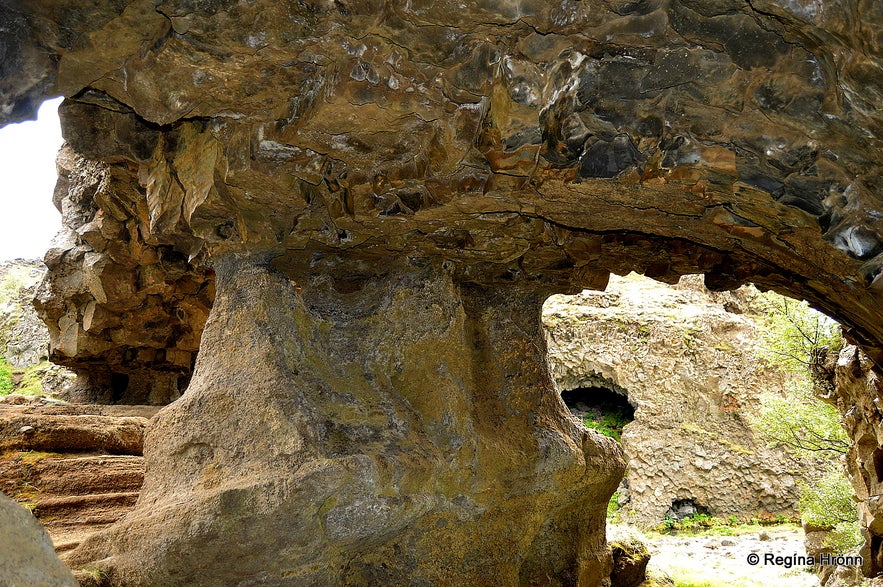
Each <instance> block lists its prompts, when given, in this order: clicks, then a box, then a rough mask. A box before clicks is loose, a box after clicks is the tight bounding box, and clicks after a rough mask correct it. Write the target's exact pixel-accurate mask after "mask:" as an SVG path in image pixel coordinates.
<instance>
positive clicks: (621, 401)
mask: <svg viewBox="0 0 883 587" xmlns="http://www.w3.org/2000/svg"><path fill="white" fill-rule="evenodd" d="M561 399H562V400H564V403H565V405H566V406H567V407H568V408H570V411H571V413H573V414H574V415H575V416H576V417H578V418H579V419H580V420H582V421H583V423H584V424H585V425H586V426H587V427H588V428H591V429H593V430H596V431H598V432H600V433H601V434H603V435H605V436H609V437H611V438H615V439H616V440H621V438H622V429H623V428H624V427H625V425H626V424H628V423H629V422H631V421H633V420H634V419H635V408H634V407H632V405H631V404H630V403H629V401H628V398H627V397H626V396H625V395H624V394H623V393H618V392H616V391H614V390H612V389H609V388H607V387H597V386H591V387H577V388H575V389H567V390H564V391H562V392H561Z"/></svg>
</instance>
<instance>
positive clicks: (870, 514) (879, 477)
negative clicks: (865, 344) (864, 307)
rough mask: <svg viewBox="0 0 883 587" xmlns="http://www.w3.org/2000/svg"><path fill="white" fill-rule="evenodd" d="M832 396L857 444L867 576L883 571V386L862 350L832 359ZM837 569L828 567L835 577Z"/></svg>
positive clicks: (851, 458) (850, 466)
mask: <svg viewBox="0 0 883 587" xmlns="http://www.w3.org/2000/svg"><path fill="white" fill-rule="evenodd" d="M829 360H830V362H829V367H833V368H832V369H830V372H831V375H832V383H833V386H832V392H831V394H830V395H829V396H828V397H826V398H825V399H826V400H827V401H829V402H830V403H832V404H834V405H836V406H837V407H838V408H839V409H840V411H841V413H842V414H843V419H842V423H843V425H844V427H845V428H846V431H847V433H848V434H849V436H850V438H851V439H852V443H851V444H850V447H849V451H848V452H847V454H846V469H847V472H848V473H849V477H850V480H851V481H852V486H853V488H854V489H855V494H856V497H857V499H858V500H859V504H858V514H859V522H860V523H861V525H862V528H863V534H864V536H865V544H864V546H863V547H862V549H861V551H860V552H859V554H860V555H861V556H862V559H863V561H864V566H863V568H862V570H863V571H864V575H865V576H866V577H875V576H877V575H878V574H879V573H880V572H881V571H883V504H881V503H880V495H881V493H883V486H881V484H883V448H881V446H883V411H881V409H880V408H879V407H878V406H879V405H880V403H881V402H883V386H881V382H880V378H879V376H878V375H877V373H876V372H875V370H874V369H873V368H872V364H871V362H870V360H869V359H868V357H867V356H865V355H864V354H863V353H862V352H861V351H860V350H859V349H858V347H856V346H854V345H847V346H845V347H844V348H843V350H841V351H840V354H839V356H837V357H829ZM832 571H833V569H831V568H828V569H827V573H828V574H830V573H831V572H832Z"/></svg>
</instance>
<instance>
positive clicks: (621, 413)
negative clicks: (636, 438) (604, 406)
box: [583, 409, 632, 442]
mask: <svg viewBox="0 0 883 587" xmlns="http://www.w3.org/2000/svg"><path fill="white" fill-rule="evenodd" d="M631 421H632V417H631V416H630V415H629V414H627V413H626V412H625V410H615V409H614V410H611V411H605V412H603V413H590V414H587V415H586V416H585V417H584V418H583V424H585V426H586V428H591V429H592V430H595V431H596V432H600V433H601V434H603V435H604V436H609V437H610V438H613V439H615V440H618V441H620V442H622V429H623V428H624V427H625V425H626V424H628V423H629V422H631Z"/></svg>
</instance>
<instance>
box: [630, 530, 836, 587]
mask: <svg viewBox="0 0 883 587" xmlns="http://www.w3.org/2000/svg"><path fill="white" fill-rule="evenodd" d="M647 540H648V542H649V546H650V551H651V554H652V557H651V559H650V565H649V568H650V569H655V570H658V571H662V572H664V573H666V574H668V575H669V576H670V577H672V578H673V579H675V581H676V582H677V581H680V582H681V583H687V584H693V585H709V586H712V585H713V586H717V585H720V586H724V585H726V586H734V587H735V586H738V587H743V586H744V587H755V586H757V587H761V586H763V587H770V586H771V585H775V586H776V587H818V585H819V581H818V578H816V576H815V575H814V574H812V572H811V570H810V569H807V568H806V566H805V565H803V564H801V563H800V561H795V559H796V557H798V556H802V557H805V556H806V550H805V549H804V547H803V531H802V530H800V529H798V528H793V527H771V528H767V529H763V530H759V531H755V532H751V533H746V534H740V535H738V536H708V535H704V536H685V535H679V536H678V535H651V536H648V537H647ZM767 554H771V555H772V556H774V557H775V556H778V557H792V558H791V559H790V561H789V559H787V558H783V559H782V560H779V561H775V560H773V561H770V562H769V564H765V559H766V556H765V555H767ZM753 555H756V556H757V557H758V558H759V562H758V563H757V564H755V565H752V564H749V556H751V558H752V559H753V558H754V556H753ZM776 563H778V564H776ZM789 563H791V566H790V568H788V566H787V565H788V564H789Z"/></svg>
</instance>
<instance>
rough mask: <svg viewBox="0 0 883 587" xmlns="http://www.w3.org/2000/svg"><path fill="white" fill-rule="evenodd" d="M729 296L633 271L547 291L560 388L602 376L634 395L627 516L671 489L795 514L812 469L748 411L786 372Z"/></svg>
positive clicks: (658, 511)
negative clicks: (764, 350)
mask: <svg viewBox="0 0 883 587" xmlns="http://www.w3.org/2000/svg"><path fill="white" fill-rule="evenodd" d="M726 301H728V300H723V299H717V300H715V299H713V298H712V296H711V295H710V294H709V292H707V291H706V290H705V288H704V287H703V286H702V283H701V280H700V278H699V277H698V276H690V277H684V278H682V279H681V282H680V284H678V285H677V286H675V287H669V286H666V285H664V284H661V283H656V282H654V281H652V280H649V279H644V278H640V277H638V276H629V277H626V278H618V279H612V280H611V282H610V284H609V285H608V287H607V290H606V291H605V292H591V291H586V292H583V293H582V294H579V295H577V296H553V297H551V298H550V299H549V300H548V301H547V302H546V305H545V308H544V312H543V322H544V324H545V326H546V329H547V332H548V340H549V361H550V364H551V366H552V374H553V376H554V378H555V380H556V382H557V385H558V387H559V389H561V390H572V389H577V388H590V387H595V386H600V387H607V388H608V389H613V390H616V391H618V392H619V393H622V394H625V395H626V396H627V397H628V401H629V403H631V404H632V405H633V406H634V407H635V420H634V421H633V422H631V423H629V424H627V425H626V427H625V430H624V432H623V435H622V443H623V448H624V450H625V453H626V455H627V458H628V468H627V472H626V477H625V480H626V485H627V487H628V494H627V495H628V502H627V503H626V504H625V505H624V509H623V513H624V515H625V516H626V518H625V519H627V520H629V521H632V522H634V523H637V524H641V525H653V524H658V523H659V522H661V521H662V520H663V518H664V517H665V516H666V513H667V511H668V510H669V509H670V508H672V506H673V504H674V503H675V502H679V501H691V502H693V503H695V504H697V505H699V506H700V507H704V508H706V509H707V510H708V512H707V513H709V514H711V515H713V516H718V517H723V518H726V517H727V516H730V515H735V516H736V517H739V518H742V519H747V518H751V517H761V518H764V517H766V518H773V517H775V516H777V515H782V516H786V517H794V516H795V515H796V505H797V500H798V497H799V491H798V487H797V484H796V483H795V481H796V480H797V479H800V478H802V476H803V475H804V473H809V472H807V471H805V470H804V469H803V467H802V466H801V463H799V462H798V461H796V460H794V459H793V458H791V457H789V456H788V455H787V454H786V453H785V452H784V451H782V450H774V449H770V448H768V447H767V446H766V443H765V442H764V441H763V440H762V439H760V438H758V437H756V436H755V434H754V433H753V431H752V429H751V427H750V424H749V419H748V418H749V416H750V415H751V414H752V413H754V412H755V411H756V410H757V407H758V404H759V396H760V394H761V393H764V392H777V391H779V390H780V389H781V387H782V386H783V384H784V382H785V378H784V377H783V374H782V373H780V372H778V371H776V370H775V369H774V368H771V367H769V366H767V365H766V364H765V362H764V361H763V360H762V359H761V358H760V357H759V356H758V354H757V344H758V339H759V332H758V328H757V324H756V322H754V321H753V320H752V319H751V318H749V317H748V316H746V315H745V314H734V313H731V312H727V311H726V310H725V309H724V303H723V302H726ZM729 303H730V304H733V303H737V302H735V300H729ZM623 497H625V496H623Z"/></svg>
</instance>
